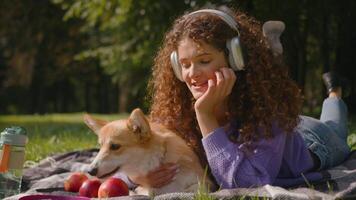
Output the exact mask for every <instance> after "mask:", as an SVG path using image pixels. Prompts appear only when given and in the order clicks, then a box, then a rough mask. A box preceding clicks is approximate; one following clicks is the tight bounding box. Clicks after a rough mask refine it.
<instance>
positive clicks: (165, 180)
mask: <svg viewBox="0 0 356 200" xmlns="http://www.w3.org/2000/svg"><path fill="white" fill-rule="evenodd" d="M175 177H176V172H173V173H167V174H166V175H165V176H162V177H160V178H159V179H155V180H156V181H155V182H154V184H152V187H154V188H160V187H163V186H165V185H167V184H169V183H170V182H172V181H173V180H174V179H175Z"/></svg>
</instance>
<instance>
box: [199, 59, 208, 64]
mask: <svg viewBox="0 0 356 200" xmlns="http://www.w3.org/2000/svg"><path fill="white" fill-rule="evenodd" d="M200 63H201V64H203V65H206V64H209V63H210V60H201V61H200Z"/></svg>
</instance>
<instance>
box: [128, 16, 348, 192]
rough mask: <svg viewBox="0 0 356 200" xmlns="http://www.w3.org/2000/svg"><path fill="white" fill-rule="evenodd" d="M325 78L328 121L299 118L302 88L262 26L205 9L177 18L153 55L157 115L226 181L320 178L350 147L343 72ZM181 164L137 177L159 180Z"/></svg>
mask: <svg viewBox="0 0 356 200" xmlns="http://www.w3.org/2000/svg"><path fill="white" fill-rule="evenodd" d="M327 76H328V77H326V78H329V79H328V80H327V82H328V84H329V89H330V90H329V91H330V92H329V97H328V98H327V99H325V101H324V104H323V109H322V114H321V118H320V120H317V119H313V118H310V117H306V116H299V114H300V109H301V105H302V99H301V95H300V91H299V89H298V87H297V85H296V84H295V83H294V82H293V81H292V80H291V79H290V78H289V77H288V73H287V67H286V66H285V65H284V63H283V62H282V60H281V58H279V57H276V56H274V55H273V52H272V50H271V49H270V45H269V44H268V42H267V40H266V38H265V37H264V36H263V34H262V28H261V24H260V23H259V22H258V21H256V20H255V19H253V18H252V17H249V16H247V15H246V14H244V13H243V12H239V11H237V12H234V13H233V14H231V13H229V14H228V13H227V12H223V11H219V10H199V11H196V12H192V13H188V14H185V15H183V16H181V17H179V18H178V19H176V20H175V22H174V24H173V27H172V28H171V30H169V31H168V33H167V34H166V36H165V39H164V42H163V45H162V47H161V48H160V50H159V52H158V54H157V57H156V58H155V64H154V67H153V77H152V80H151V87H150V88H151V91H152V107H151V119H152V120H153V121H156V122H159V123H161V124H164V125H165V126H167V127H168V128H170V129H173V130H175V131H176V132H177V134H179V135H180V136H181V137H182V138H184V139H185V141H186V142H187V143H188V144H189V145H190V146H191V147H192V148H193V149H195V151H196V152H197V153H198V154H199V155H200V157H201V158H202V163H203V164H207V163H208V164H209V167H210V169H211V173H212V175H213V176H214V178H215V180H216V182H217V184H218V185H220V186H221V187H222V188H236V187H256V186H261V185H265V184H271V185H278V186H292V185H295V184H300V183H303V182H304V181H305V180H304V179H305V178H306V179H308V180H309V181H315V180H318V179H320V178H321V175H320V174H319V173H317V171H318V170H321V169H326V168H329V167H332V166H335V165H337V164H339V163H341V162H342V161H343V160H344V159H345V158H346V157H347V155H348V153H349V148H348V145H347V143H346V137H347V127H346V122H347V109H346V106H345V104H344V102H343V101H342V100H341V88H340V87H339V86H340V85H339V84H337V82H336V81H335V80H336V78H337V77H336V76H335V75H334V74H328V75H327ZM205 158H206V159H205ZM178 167H179V166H175V165H174V164H163V165H162V166H161V167H160V168H159V169H157V170H155V171H153V172H151V173H149V174H147V175H144V176H142V177H130V178H131V179H132V181H133V182H135V183H136V184H150V185H152V186H154V187H161V186H162V185H164V184H167V183H169V182H170V181H171V180H172V179H173V178H174V174H175V171H176V169H177V168H178Z"/></svg>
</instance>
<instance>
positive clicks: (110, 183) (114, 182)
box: [98, 177, 129, 198]
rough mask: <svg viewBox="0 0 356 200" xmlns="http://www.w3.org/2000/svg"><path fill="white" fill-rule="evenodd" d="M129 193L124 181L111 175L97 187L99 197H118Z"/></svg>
mask: <svg viewBox="0 0 356 200" xmlns="http://www.w3.org/2000/svg"><path fill="white" fill-rule="evenodd" d="M127 195H129V188H128V187H127V185H126V183H125V182H124V181H122V180H121V179H119V178H114V177H111V178H109V179H107V180H106V181H105V182H104V183H103V184H101V186H100V188H99V193H98V196H99V198H108V197H118V196H127Z"/></svg>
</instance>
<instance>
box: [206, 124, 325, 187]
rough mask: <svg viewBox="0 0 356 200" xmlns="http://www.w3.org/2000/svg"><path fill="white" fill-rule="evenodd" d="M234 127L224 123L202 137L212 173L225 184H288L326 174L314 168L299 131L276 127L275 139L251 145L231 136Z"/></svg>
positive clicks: (240, 185) (221, 184) (218, 181)
mask: <svg viewBox="0 0 356 200" xmlns="http://www.w3.org/2000/svg"><path fill="white" fill-rule="evenodd" d="M235 130H236V129H235ZM232 131H233V130H232V129H228V130H227V131H225V129H224V128H223V127H220V128H217V129H216V130H214V131H213V132H212V133H211V134H210V135H208V136H207V137H205V138H203V139H202V142H203V146H204V149H205V152H206V155H207V158H208V162H209V166H210V168H211V171H212V174H213V175H214V177H215V179H216V181H217V183H218V184H220V186H221V188H223V189H224V188H237V187H257V186H262V185H265V184H270V185H276V186H285V187H287V186H294V185H297V184H301V183H305V179H307V180H308V181H316V180H319V179H321V178H322V176H321V174H320V173H318V172H311V169H312V168H313V160H312V158H311V156H310V154H309V152H308V149H307V147H306V145H305V143H304V140H303V138H302V137H301V136H300V134H299V133H298V132H296V133H294V134H285V133H284V132H283V131H282V130H281V129H278V128H276V127H273V128H272V132H273V135H274V137H273V138H272V139H262V140H260V141H258V142H255V143H252V146H249V148H248V149H247V148H246V145H245V144H236V143H233V142H231V141H230V140H229V139H228V135H229V134H231V133H232ZM251 147H252V149H251ZM303 176H304V177H303Z"/></svg>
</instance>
